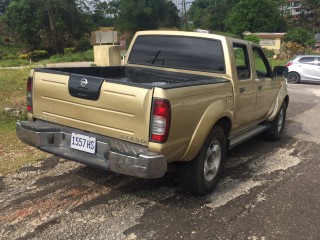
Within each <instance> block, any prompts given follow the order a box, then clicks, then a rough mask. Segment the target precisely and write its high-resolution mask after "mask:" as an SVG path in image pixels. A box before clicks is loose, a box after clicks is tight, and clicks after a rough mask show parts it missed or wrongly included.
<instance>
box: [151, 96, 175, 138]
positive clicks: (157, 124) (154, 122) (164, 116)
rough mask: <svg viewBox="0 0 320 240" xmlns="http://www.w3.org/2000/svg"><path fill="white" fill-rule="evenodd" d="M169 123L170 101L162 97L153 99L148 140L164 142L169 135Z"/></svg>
mask: <svg viewBox="0 0 320 240" xmlns="http://www.w3.org/2000/svg"><path fill="white" fill-rule="evenodd" d="M170 124H171V106H170V102H169V101H167V100H164V99H154V100H153V106H152V116H151V126H150V132H151V134H150V141H151V142H158V143H164V142H166V141H167V139H168V135H169V129H170Z"/></svg>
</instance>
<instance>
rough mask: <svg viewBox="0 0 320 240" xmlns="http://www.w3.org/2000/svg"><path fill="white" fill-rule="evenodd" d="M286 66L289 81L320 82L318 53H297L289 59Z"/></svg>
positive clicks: (319, 56)
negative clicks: (297, 54)
mask: <svg viewBox="0 0 320 240" xmlns="http://www.w3.org/2000/svg"><path fill="white" fill-rule="evenodd" d="M286 66H287V67H288V76H287V80H288V82H289V83H298V82H300V81H310V82H311V81H312V82H313V81H314V82H320V55H299V56H296V57H295V58H293V59H292V60H290V61H289V62H288V63H287V64H286Z"/></svg>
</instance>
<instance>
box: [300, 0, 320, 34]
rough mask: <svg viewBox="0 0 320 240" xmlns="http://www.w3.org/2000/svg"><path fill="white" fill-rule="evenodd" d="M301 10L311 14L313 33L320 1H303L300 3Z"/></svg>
mask: <svg viewBox="0 0 320 240" xmlns="http://www.w3.org/2000/svg"><path fill="white" fill-rule="evenodd" d="M302 6H303V8H304V9H305V10H306V11H308V12H312V13H311V14H312V19H313V21H312V31H313V33H315V28H316V25H317V18H318V14H317V13H318V11H319V10H320V1H319V0H303V1H302Z"/></svg>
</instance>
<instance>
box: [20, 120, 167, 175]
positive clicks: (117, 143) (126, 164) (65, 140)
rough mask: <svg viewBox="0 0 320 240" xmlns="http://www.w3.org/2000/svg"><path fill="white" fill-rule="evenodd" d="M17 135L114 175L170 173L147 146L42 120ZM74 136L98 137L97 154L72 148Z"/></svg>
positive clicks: (24, 124) (22, 125) (162, 159)
mask: <svg viewBox="0 0 320 240" xmlns="http://www.w3.org/2000/svg"><path fill="white" fill-rule="evenodd" d="M16 131H17V135H18V137H19V139H20V140H21V141H23V142H25V143H27V144H29V145H31V146H34V147H36V148H38V149H41V150H43V151H45V152H49V153H52V154H54V155H57V156H61V157H64V158H67V159H70V160H74V161H77V162H81V163H84V164H87V165H92V166H96V167H100V168H103V169H105V170H109V171H112V172H117V173H122V174H126V175H130V176H136V177H141V178H149V179H151V178H160V177H162V176H163V175H164V174H165V173H166V171H167V162H166V160H165V157H164V156H163V155H161V154H157V153H152V152H149V151H148V148H147V147H145V146H140V145H137V144H133V143H129V142H125V141H121V140H118V139H113V138H108V137H105V136H101V135H98V134H93V133H89V132H85V131H81V130H78V129H75V128H70V127H65V126H62V125H58V124H54V123H48V122H45V121H39V120H38V121H35V122H31V121H22V122H17V124H16ZM72 132H74V133H78V134H85V135H87V136H90V137H95V138H96V139H97V141H96V153H95V154H91V153H86V152H82V151H79V150H75V149H72V148H70V139H71V133H72Z"/></svg>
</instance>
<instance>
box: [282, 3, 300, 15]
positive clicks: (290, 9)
mask: <svg viewBox="0 0 320 240" xmlns="http://www.w3.org/2000/svg"><path fill="white" fill-rule="evenodd" d="M285 10H286V14H287V15H290V16H293V17H295V16H297V15H299V14H301V12H303V11H304V10H303V9H302V1H301V0H288V3H287V6H286V7H285Z"/></svg>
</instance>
